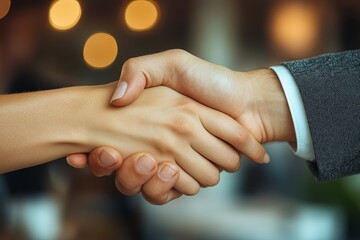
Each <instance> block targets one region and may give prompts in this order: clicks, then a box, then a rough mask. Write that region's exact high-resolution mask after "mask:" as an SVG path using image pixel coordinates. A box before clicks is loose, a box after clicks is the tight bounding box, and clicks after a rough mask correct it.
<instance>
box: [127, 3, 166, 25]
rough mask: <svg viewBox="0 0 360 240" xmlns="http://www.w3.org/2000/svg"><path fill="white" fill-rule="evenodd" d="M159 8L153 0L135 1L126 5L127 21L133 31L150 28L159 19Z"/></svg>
mask: <svg viewBox="0 0 360 240" xmlns="http://www.w3.org/2000/svg"><path fill="white" fill-rule="evenodd" d="M158 9H159V8H158V6H157V5H156V3H155V2H153V1H147V0H136V1H133V2H131V3H130V4H129V5H128V6H127V7H126V10H125V22H126V24H127V26H128V27H129V28H130V29H131V30H133V31H145V30H149V29H150V28H152V27H154V26H155V24H156V23H157V21H158V18H159V11H158Z"/></svg>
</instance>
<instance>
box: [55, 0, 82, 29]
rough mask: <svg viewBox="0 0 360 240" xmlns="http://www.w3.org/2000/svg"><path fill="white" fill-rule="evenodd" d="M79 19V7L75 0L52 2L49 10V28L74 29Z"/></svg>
mask: <svg viewBox="0 0 360 240" xmlns="http://www.w3.org/2000/svg"><path fill="white" fill-rule="evenodd" d="M80 17H81V6H80V4H79V2H78V1H76V0H59V1H56V2H54V3H53V4H52V5H51V7H50V10H49V20H50V24H51V26H53V27H54V28H56V29H58V30H67V29H70V28H72V27H74V26H75V25H76V24H77V23H78V21H79V20H80Z"/></svg>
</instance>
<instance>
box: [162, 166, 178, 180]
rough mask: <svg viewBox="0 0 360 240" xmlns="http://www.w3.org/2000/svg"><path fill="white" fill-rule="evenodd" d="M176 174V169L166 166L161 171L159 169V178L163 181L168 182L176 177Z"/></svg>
mask: <svg viewBox="0 0 360 240" xmlns="http://www.w3.org/2000/svg"><path fill="white" fill-rule="evenodd" d="M176 173H177V171H176V169H174V168H172V167H170V166H169V165H166V166H165V167H164V168H163V169H161V171H160V177H161V178H162V179H165V180H170V179H171V178H173V177H174V176H175V175H176Z"/></svg>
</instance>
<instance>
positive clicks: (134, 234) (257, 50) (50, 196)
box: [0, 0, 360, 240]
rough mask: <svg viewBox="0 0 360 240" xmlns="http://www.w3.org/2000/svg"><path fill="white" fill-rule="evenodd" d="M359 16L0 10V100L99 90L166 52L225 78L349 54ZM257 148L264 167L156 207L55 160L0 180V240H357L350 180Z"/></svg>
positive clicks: (43, 4) (284, 4)
mask: <svg viewBox="0 0 360 240" xmlns="http://www.w3.org/2000/svg"><path fill="white" fill-rule="evenodd" d="M359 13H360V2H359V1H357V0H333V1H325V0H324V1H322V0H309V1H306V0H304V1H292V0H272V1H264V0H252V1H246V0H191V1H190V0H189V1H186V0H171V1H169V0H156V1H155V0H151V1H150V0H148V1H145V0H136V1H131V0H117V1H115V0H107V1H101V0H92V1H84V0H79V1H76V0H59V1H49V0H47V1H46V0H32V1H23V0H12V1H10V0H0V92H1V93H4V94H5V93H14V92H23V91H33V90H39V89H49V88H59V87H65V86H74V85H89V84H102V83H107V82H110V81H114V80H117V79H118V77H119V74H120V70H121V66H122V64H123V63H124V61H125V60H126V59H128V58H130V57H133V56H139V55H144V54H149V53H154V52H159V51H163V50H166V49H170V48H182V49H185V50H187V51H189V52H191V53H193V54H195V55H197V56H199V57H201V58H204V59H206V60H208V61H211V62H215V63H218V64H222V65H225V66H227V67H229V68H232V69H234V70H250V69H253V68H261V67H269V66H271V65H278V64H280V63H281V62H283V61H288V60H295V59H300V58H305V57H310V56H315V55H318V54H321V53H326V52H337V51H343V50H348V49H356V48H360V14H359ZM0 144H1V143H0ZM266 147H267V149H268V151H269V153H270V158H271V159H272V162H271V163H270V164H268V165H266V166H265V165H261V166H259V165H256V164H253V163H250V161H248V160H247V159H243V161H242V168H241V169H240V170H239V171H238V172H237V173H236V174H229V173H222V176H221V178H222V179H221V183H220V184H219V185H218V186H216V187H213V188H207V189H203V190H201V192H200V193H199V195H197V196H196V197H183V198H182V199H179V200H176V201H174V202H172V203H170V204H168V205H166V206H160V207H159V206H153V205H150V204H148V203H146V202H145V201H144V200H143V199H142V198H141V197H140V196H139V197H132V198H129V197H125V196H123V195H121V194H120V193H118V192H117V191H116V189H115V185H114V182H113V181H114V179H113V177H107V178H95V177H94V176H92V175H91V174H90V173H89V172H88V171H87V170H75V169H72V168H71V167H69V166H68V165H67V164H66V161H65V160H64V159H59V160H57V161H53V162H52V163H49V164H45V165H42V166H38V167H33V168H29V169H25V170H19V171H15V172H11V173H8V174H3V175H1V176H0V203H1V204H0V239H24V240H27V239H34V240H53V239H54V240H55V239H56V240H57V239H64V240H65V239H69V240H71V239H87V240H92V239H140V240H142V239H144V240H147V239H149V240H152V239H159V240H168V239H171V240H172V239H174V240H177V239H194V240H208V239H209V240H212V239H222V240H232V239H245V240H252V239H253V240H262V239H265V240H268V239H270V240H272V239H274V240H282V239H286V240H288V239H292V240H322V239H323V240H337V239H341V240H342V239H360V220H359V216H360V188H359V185H360V175H359V176H351V177H346V178H343V179H340V180H336V181H333V182H329V183H322V184H320V183H317V182H316V180H315V179H314V178H313V177H312V176H311V175H310V173H309V171H308V169H307V166H306V162H305V161H304V160H301V159H298V158H296V157H295V156H294V155H293V154H292V152H291V150H290V148H289V147H288V146H287V144H286V143H273V144H269V145H267V146H266ZM2 160H3V161H6V159H2Z"/></svg>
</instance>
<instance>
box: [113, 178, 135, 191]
mask: <svg viewBox="0 0 360 240" xmlns="http://www.w3.org/2000/svg"><path fill="white" fill-rule="evenodd" d="M115 186H116V188H117V190H118V191H119V192H121V193H122V194H124V195H126V196H134V195H136V194H137V193H138V192H139V191H136V190H135V189H134V188H133V187H132V186H130V185H129V184H128V183H127V182H126V181H121V178H119V177H116V178H115Z"/></svg>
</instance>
